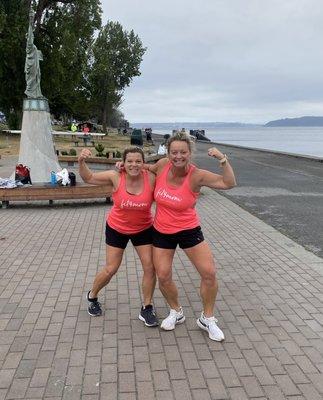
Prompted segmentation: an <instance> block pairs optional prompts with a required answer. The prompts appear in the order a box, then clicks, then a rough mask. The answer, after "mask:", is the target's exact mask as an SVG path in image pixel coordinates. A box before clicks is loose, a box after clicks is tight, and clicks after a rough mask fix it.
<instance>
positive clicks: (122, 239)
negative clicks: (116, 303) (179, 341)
mask: <svg viewBox="0 0 323 400" xmlns="http://www.w3.org/2000/svg"><path fill="white" fill-rule="evenodd" d="M88 157H91V151H90V150H89V149H83V150H82V152H81V154H80V156H79V158H78V161H79V172H80V175H81V177H82V179H83V180H84V182H86V183H90V184H93V185H107V184H108V185H109V184H110V185H111V186H112V188H113V195H112V199H113V207H112V209H111V210H110V213H109V214H108V215H107V221H106V244H107V246H106V266H105V267H104V268H103V270H102V271H100V272H99V273H98V274H97V275H96V277H95V279H94V282H93V285H92V288H91V290H90V291H89V292H88V293H87V300H88V302H89V306H88V312H89V314H90V315H92V316H100V315H101V314H102V309H101V304H100V303H99V302H98V293H99V291H100V290H101V289H102V288H103V287H104V286H106V285H107V284H108V283H109V282H110V280H111V278H112V277H113V275H114V274H115V273H116V272H117V271H118V268H119V266H120V264H121V261H122V257H123V253H124V250H125V248H126V246H127V243H128V241H129V240H130V241H131V242H132V244H133V246H134V248H135V250H136V252H137V254H138V256H139V258H140V261H141V263H142V267H143V279H142V292H143V306H142V308H141V310H140V313H139V319H140V320H141V321H143V322H144V323H145V325H146V326H157V325H158V320H157V317H156V314H155V310H154V307H153V305H152V297H153V293H154V289H155V285H156V274H155V269H154V266H153V261H152V222H153V218H152V214H151V204H152V202H153V190H154V185H155V176H154V174H152V173H149V172H148V171H147V170H145V169H144V168H143V167H144V153H143V151H142V150H141V149H140V148H138V147H132V148H128V149H126V150H125V151H124V153H123V164H124V168H123V169H122V171H112V170H111V171H102V172H92V171H91V170H90V169H89V168H88V166H87V165H86V159H87V158H88Z"/></svg>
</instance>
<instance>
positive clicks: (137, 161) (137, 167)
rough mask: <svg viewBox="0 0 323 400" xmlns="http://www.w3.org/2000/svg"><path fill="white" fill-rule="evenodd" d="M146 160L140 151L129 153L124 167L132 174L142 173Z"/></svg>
mask: <svg viewBox="0 0 323 400" xmlns="http://www.w3.org/2000/svg"><path fill="white" fill-rule="evenodd" d="M143 165H144V160H143V158H142V155H141V154H140V153H128V154H127V155H126V158H125V160H124V168H125V170H126V173H127V174H128V175H130V176H137V175H139V174H140V173H141V171H142V168H143Z"/></svg>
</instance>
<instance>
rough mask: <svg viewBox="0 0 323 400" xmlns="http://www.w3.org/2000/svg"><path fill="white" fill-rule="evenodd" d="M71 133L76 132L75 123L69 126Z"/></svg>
mask: <svg viewBox="0 0 323 400" xmlns="http://www.w3.org/2000/svg"><path fill="white" fill-rule="evenodd" d="M71 131H72V132H73V133H75V132H76V131H77V126H76V123H75V122H72V124H71Z"/></svg>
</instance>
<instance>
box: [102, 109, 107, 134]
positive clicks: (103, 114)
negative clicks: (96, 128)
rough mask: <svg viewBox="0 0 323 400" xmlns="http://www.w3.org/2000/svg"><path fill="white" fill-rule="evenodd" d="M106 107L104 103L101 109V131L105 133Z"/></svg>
mask: <svg viewBox="0 0 323 400" xmlns="http://www.w3.org/2000/svg"><path fill="white" fill-rule="evenodd" d="M107 109H108V106H107V105H106V104H105V105H104V107H103V111H102V129H103V133H107Z"/></svg>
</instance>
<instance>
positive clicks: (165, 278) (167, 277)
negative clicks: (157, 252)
mask: <svg viewBox="0 0 323 400" xmlns="http://www.w3.org/2000/svg"><path fill="white" fill-rule="evenodd" d="M157 277H158V283H159V286H165V285H168V284H170V283H171V282H172V273H171V271H157Z"/></svg>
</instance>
